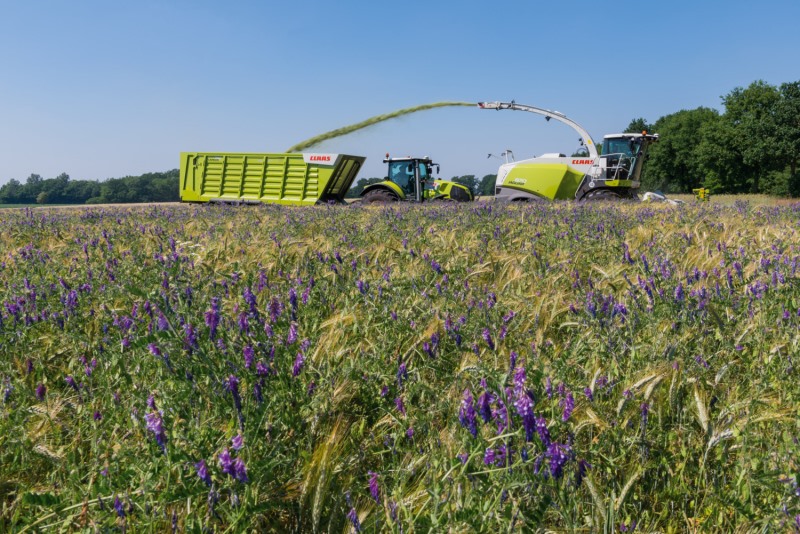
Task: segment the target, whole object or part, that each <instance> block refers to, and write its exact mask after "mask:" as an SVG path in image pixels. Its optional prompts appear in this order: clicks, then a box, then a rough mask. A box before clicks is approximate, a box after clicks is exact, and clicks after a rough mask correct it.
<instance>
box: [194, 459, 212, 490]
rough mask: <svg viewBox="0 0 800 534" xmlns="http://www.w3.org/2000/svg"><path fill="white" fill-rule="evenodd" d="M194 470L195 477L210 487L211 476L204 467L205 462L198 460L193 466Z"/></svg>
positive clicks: (206, 467)
mask: <svg viewBox="0 0 800 534" xmlns="http://www.w3.org/2000/svg"><path fill="white" fill-rule="evenodd" d="M194 468H195V471H196V472H197V476H198V477H200V480H202V481H203V482H205V484H206V486H211V475H209V474H208V466H206V461H205V460H200V461H199V462H197V463H196V464H194Z"/></svg>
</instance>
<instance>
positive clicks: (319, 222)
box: [0, 199, 800, 533]
mask: <svg viewBox="0 0 800 534" xmlns="http://www.w3.org/2000/svg"><path fill="white" fill-rule="evenodd" d="M687 200H688V201H687V203H686V204H684V205H680V206H669V205H652V204H650V205H648V204H640V205H633V204H630V205H622V206H620V205H615V204H610V205H603V204H599V205H577V204H569V203H555V204H531V205H502V204H495V203H493V202H478V203H473V204H456V205H449V204H441V205H416V206H415V205H397V206H383V207H366V206H362V205H359V204H352V205H347V206H316V207H313V208H291V207H281V206H266V205H265V206H257V207H256V206H249V207H233V206H194V205H168V206H159V205H153V206H138V207H131V208H127V207H109V208H103V207H101V208H96V207H89V208H81V209H69V208H62V209H52V210H48V209H22V210H3V211H0V251H1V252H2V257H0V288H2V290H1V291H2V293H0V531H3V532H12V531H13V532H40V531H48V530H55V531H94V530H101V531H112V532H113V531H121V532H124V531H131V532H139V531H157V532H164V531H166V532H169V531H170V530H172V531H179V532H183V531H186V532H241V531H249V530H257V531H264V532H335V533H342V532H353V531H366V532H376V531H378V532H406V533H407V532H429V531H433V532H525V531H536V530H539V529H541V530H543V531H548V530H552V531H569V532H631V531H637V532H638V531H642V532H650V531H662V532H687V531H690V532H691V531H697V532H709V531H722V532H732V531H737V530H738V531H742V532H745V531H753V530H756V531H761V530H763V531H776V530H780V531H791V530H792V529H800V465H798V461H799V460H798V459H799V458H800V442H799V441H798V439H800V419H798V413H799V411H800V380H799V379H800V373H798V368H796V367H795V366H794V362H795V360H798V363H799V364H800V283H799V278H800V270H798V259H800V233H799V232H800V204H798V203H791V202H786V203H783V204H780V205H776V204H773V203H768V202H753V201H748V200H741V199H738V200H734V201H732V202H729V203H728V202H715V201H714V200H715V199H712V202H709V203H702V204H700V203H695V202H692V201H691V199H687Z"/></svg>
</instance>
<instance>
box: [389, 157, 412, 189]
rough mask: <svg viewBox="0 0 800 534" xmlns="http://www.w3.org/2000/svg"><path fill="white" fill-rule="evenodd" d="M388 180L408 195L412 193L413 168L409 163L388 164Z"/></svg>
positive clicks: (396, 162) (394, 162) (395, 162)
mask: <svg viewBox="0 0 800 534" xmlns="http://www.w3.org/2000/svg"><path fill="white" fill-rule="evenodd" d="M389 180H391V181H393V182H394V183H396V184H397V185H399V186H400V189H402V190H403V191H405V192H407V193H410V192H413V191H414V166H413V164H412V163H411V162H410V161H392V162H389Z"/></svg>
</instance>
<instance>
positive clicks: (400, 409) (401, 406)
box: [394, 397, 406, 417]
mask: <svg viewBox="0 0 800 534" xmlns="http://www.w3.org/2000/svg"><path fill="white" fill-rule="evenodd" d="M394 405H395V407H396V408H397V411H398V412H400V413H401V414H403V416H404V417H405V415H406V405H405V404H403V398H402V397H397V398H396V399H394Z"/></svg>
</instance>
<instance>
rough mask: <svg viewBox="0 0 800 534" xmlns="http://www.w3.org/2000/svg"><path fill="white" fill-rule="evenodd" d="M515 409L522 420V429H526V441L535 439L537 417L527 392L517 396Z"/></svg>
mask: <svg viewBox="0 0 800 534" xmlns="http://www.w3.org/2000/svg"><path fill="white" fill-rule="evenodd" d="M514 407H515V408H516V409H517V413H518V414H519V416H520V418H521V419H522V427H523V428H524V429H525V441H531V440H532V439H533V433H534V430H535V429H536V417H535V416H534V415H533V401H532V400H531V398H530V396H528V394H527V393H526V392H525V391H522V390H520V391H519V392H518V394H517V399H516V400H515V401H514Z"/></svg>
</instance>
